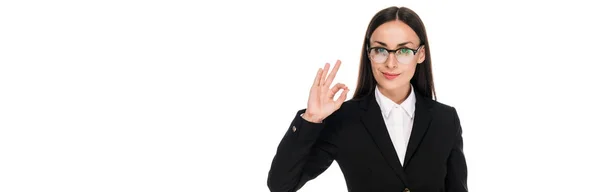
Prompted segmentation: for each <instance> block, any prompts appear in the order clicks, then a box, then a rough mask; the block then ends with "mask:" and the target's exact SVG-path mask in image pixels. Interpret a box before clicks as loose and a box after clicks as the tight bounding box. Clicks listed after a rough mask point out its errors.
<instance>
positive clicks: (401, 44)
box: [374, 41, 414, 47]
mask: <svg viewBox="0 0 600 192" xmlns="http://www.w3.org/2000/svg"><path fill="white" fill-rule="evenodd" d="M374 42H375V43H379V44H381V45H383V46H386V47H387V44H385V43H384V42H381V41H374ZM407 44H414V43H412V42H410V41H407V42H404V43H400V44H398V45H396V47H401V46H405V45H407Z"/></svg>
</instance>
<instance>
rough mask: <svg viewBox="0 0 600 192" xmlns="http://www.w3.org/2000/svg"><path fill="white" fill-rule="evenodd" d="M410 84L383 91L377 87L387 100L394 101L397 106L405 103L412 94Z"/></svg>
mask: <svg viewBox="0 0 600 192" xmlns="http://www.w3.org/2000/svg"><path fill="white" fill-rule="evenodd" d="M410 86H411V85H410V83H409V84H407V85H405V86H402V87H399V88H397V89H392V90H389V89H383V88H382V87H380V86H377V89H379V91H380V92H381V94H383V95H384V96H386V97H387V98H390V99H391V100H392V101H394V102H395V103H397V104H400V103H402V102H404V100H406V98H408V95H409V94H410Z"/></svg>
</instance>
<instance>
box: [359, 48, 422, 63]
mask: <svg viewBox="0 0 600 192" xmlns="http://www.w3.org/2000/svg"><path fill="white" fill-rule="evenodd" d="M423 47H424V45H423V44H421V45H419V47H417V49H411V48H408V47H400V48H398V49H388V48H385V47H380V46H375V47H371V46H368V47H367V50H366V51H367V57H369V60H371V61H373V58H371V54H370V52H371V51H372V50H373V49H385V51H387V52H388V56H387V58H386V59H385V61H384V62H382V63H385V62H387V60H388V59H389V57H390V53H392V54H394V55H395V54H396V52H398V51H400V49H408V50H411V51H412V52H413V56H415V55H417V52H418V51H419V50H421V48H423ZM396 57H398V56H396ZM396 60H398V58H396Z"/></svg>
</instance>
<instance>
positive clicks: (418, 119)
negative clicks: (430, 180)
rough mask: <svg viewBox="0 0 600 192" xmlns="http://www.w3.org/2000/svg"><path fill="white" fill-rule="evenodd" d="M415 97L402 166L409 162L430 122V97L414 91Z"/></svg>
mask: <svg viewBox="0 0 600 192" xmlns="http://www.w3.org/2000/svg"><path fill="white" fill-rule="evenodd" d="M415 97H416V99H417V102H416V106H415V119H414V122H413V127H412V131H411V134H410V139H409V140H408V146H407V149H406V156H405V158H404V168H406V167H407V165H408V164H409V163H410V159H411V158H412V156H413V154H414V153H415V151H417V148H418V147H419V144H420V143H421V140H422V139H423V136H425V133H427V129H429V124H430V122H431V112H430V109H431V108H430V106H431V105H430V104H431V103H430V102H431V101H430V99H428V98H425V97H423V96H421V95H420V94H419V93H417V92H416V91H415Z"/></svg>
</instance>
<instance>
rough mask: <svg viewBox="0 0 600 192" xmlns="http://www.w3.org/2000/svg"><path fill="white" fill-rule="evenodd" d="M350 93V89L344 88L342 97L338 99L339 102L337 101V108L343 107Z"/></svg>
mask: <svg viewBox="0 0 600 192" xmlns="http://www.w3.org/2000/svg"><path fill="white" fill-rule="evenodd" d="M348 91H350V89H348V87H344V91H343V92H342V94H341V95H340V97H338V98H337V100H335V105H336V106H337V107H340V106H342V104H343V103H344V101H346V96H347V95H348Z"/></svg>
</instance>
